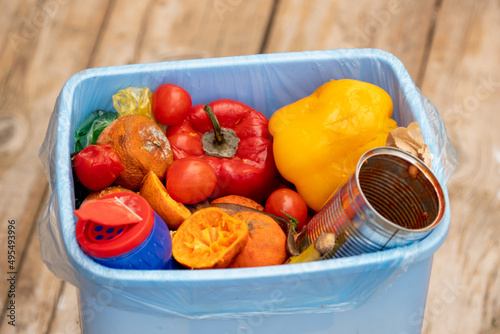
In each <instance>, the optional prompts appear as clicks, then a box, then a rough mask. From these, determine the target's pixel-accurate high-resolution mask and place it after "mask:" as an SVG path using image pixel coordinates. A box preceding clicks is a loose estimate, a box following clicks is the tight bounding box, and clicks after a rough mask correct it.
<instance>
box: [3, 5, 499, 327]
mask: <svg viewBox="0 0 500 334" xmlns="http://www.w3.org/2000/svg"><path fill="white" fill-rule="evenodd" d="M108 3H109V5H108ZM0 6H1V8H2V13H3V15H4V16H3V17H4V18H5V19H3V20H1V21H0V43H1V44H0V45H2V49H1V50H0V82H1V86H0V96H1V97H2V104H1V105H0V158H1V159H0V193H1V195H0V196H1V202H0V219H1V223H0V226H1V230H0V244H1V245H4V244H5V241H6V237H7V236H6V231H7V223H8V220H9V219H10V220H12V219H14V220H15V221H16V228H17V230H16V231H17V234H16V237H17V239H16V242H17V243H16V252H17V254H16V259H17V261H18V263H17V265H19V273H18V282H17V283H18V289H19V290H18V291H19V293H18V297H17V298H16V302H18V304H19V316H18V319H17V321H18V325H19V326H18V327H17V328H16V331H14V329H13V328H11V327H10V326H7V325H6V321H2V322H1V323H0V332H1V333H2V334H3V333H13V332H16V333H79V319H78V310H77V305H76V303H77V299H76V290H75V288H74V287H72V286H70V285H68V284H66V283H63V282H61V281H60V280H58V279H57V278H55V277H54V276H53V275H52V274H51V273H50V272H49V271H48V269H47V268H46V267H45V265H44V264H43V263H41V261H40V254H39V248H38V240H37V238H36V236H37V229H36V222H37V220H38V215H39V213H40V209H41V207H40V205H41V204H43V202H44V200H43V198H44V195H46V191H45V190H46V186H45V176H44V173H43V171H42V167H41V164H40V162H39V161H38V158H37V153H38V149H39V146H40V143H41V141H42V139H43V136H44V134H45V131H46V127H47V123H48V119H49V116H50V113H51V111H52V108H53V105H54V102H55V99H56V96H57V94H58V93H59V91H60V89H61V87H62V85H63V83H64V82H65V81H66V80H67V79H68V78H69V77H70V76H71V75H72V74H74V73H76V72H78V71H79V70H82V69H84V68H86V67H96V66H109V65H121V64H129V63H144V62H156V61H165V60H175V59H189V58H206V57H220V56H229V55H243V54H254V53H259V52H266V53H270V52H287V51H299V50H321V49H336V48H353V47H355V48H360V47H374V48H380V49H384V50H386V51H389V52H391V53H393V54H395V55H396V56H397V57H398V58H399V59H401V60H402V62H403V63H404V64H405V66H406V67H407V69H408V70H409V72H410V74H411V75H412V77H413V78H414V80H415V81H416V83H417V84H418V85H420V86H421V87H422V90H423V93H424V94H426V95H427V96H428V97H430V98H431V100H432V101H433V102H434V103H435V104H436V105H437V107H438V109H439V110H440V112H441V114H442V116H443V118H444V120H445V122H446V125H447V129H448V133H449V135H450V138H451V139H452V141H453V142H454V145H455V147H456V148H457V151H458V153H459V156H460V163H461V166H460V168H459V170H458V171H457V172H456V174H455V176H454V177H453V178H452V179H451V181H450V183H449V185H448V190H449V193H450V200H451V208H452V225H451V229H450V234H449V236H448V238H447V241H446V242H445V244H444V246H443V247H442V248H441V249H440V250H439V251H438V252H437V253H436V255H435V260H434V265H433V271H432V277H431V285H430V290H429V296H428V302H427V308H426V310H425V318H424V324H423V325H424V326H423V327H424V331H423V333H425V334H434V333H473V334H476V333H477V334H493V333H496V334H498V333H500V298H499V296H500V278H499V275H498V268H499V267H500V244H499V242H498V241H497V240H498V238H496V236H497V235H499V232H500V225H498V217H500V205H499V202H500V196H499V195H498V189H500V177H499V171H500V148H499V145H500V135H499V134H498V132H497V131H496V127H497V126H498V125H500V113H498V112H497V111H496V109H497V108H498V107H497V106H498V104H499V103H500V94H499V93H498V91H499V88H500V70H499V67H498V66H497V65H496V63H497V58H498V54H499V52H500V40H499V39H498V38H497V37H496V36H498V33H499V31H500V3H499V2H498V1H495V0H478V1H476V0H458V1H452V0H426V1H417V0H382V1H369V0H359V1H356V2H353V1H346V0H311V1H303V0H281V1H273V0H259V1H251V2H250V1H248V2H246V1H240V0H205V1H196V0H189V1H161V0H158V1H153V0H148V1H143V2H132V1H127V0H111V1H109V2H108V1H105V2H102V1H96V0H92V1H86V2H76V1H67V0H47V1H42V2H38V1H34V0H24V1H7V0H3V1H1V2H0ZM268 29H269V30H268ZM21 262H22V263H21ZM6 266H7V264H6V261H1V262H0V268H1V270H2V272H6V271H7V270H6V269H8V268H7V267H6ZM7 289H8V288H7V284H6V281H5V280H3V281H2V283H0V296H1V297H0V306H2V310H4V302H5V301H6V300H7V299H6V298H5V296H6V292H7ZM422 312H424V311H423V310H422ZM21 313H22V315H21ZM4 315H5V311H3V313H2V318H4Z"/></svg>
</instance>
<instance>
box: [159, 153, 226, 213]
mask: <svg viewBox="0 0 500 334" xmlns="http://www.w3.org/2000/svg"><path fill="white" fill-rule="evenodd" d="M166 179H167V180H166V188H167V192H168V193H169V195H170V196H172V198H173V199H175V200H176V201H177V202H181V203H184V204H194V203H198V202H201V201H203V200H204V199H206V198H208V196H210V194H211V193H212V191H213V190H214V188H215V185H216V183H217V177H216V176H215V172H214V170H213V169H212V167H211V166H210V165H209V164H208V163H207V162H205V161H204V160H203V159H201V158H196V157H187V158H182V159H179V160H175V161H174V162H173V163H172V164H171V165H170V167H168V169H167V177H166Z"/></svg>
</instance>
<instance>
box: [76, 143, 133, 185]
mask: <svg viewBox="0 0 500 334" xmlns="http://www.w3.org/2000/svg"><path fill="white" fill-rule="evenodd" d="M73 165H74V168H75V174H76V176H77V177H78V179H79V180H80V182H81V183H82V184H83V185H84V186H85V187H87V188H88V189H90V190H92V191H99V190H102V189H104V188H107V187H109V186H110V185H111V184H112V183H113V182H114V181H115V180H116V178H117V177H118V175H119V174H120V173H121V172H122V171H123V166H122V164H121V162H120V157H119V156H118V154H116V153H115V152H114V151H113V150H112V149H111V145H90V146H87V147H86V148H84V149H83V150H81V151H80V153H78V154H77V155H75V157H74V158H73Z"/></svg>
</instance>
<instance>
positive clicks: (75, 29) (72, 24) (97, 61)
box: [0, 0, 272, 333]
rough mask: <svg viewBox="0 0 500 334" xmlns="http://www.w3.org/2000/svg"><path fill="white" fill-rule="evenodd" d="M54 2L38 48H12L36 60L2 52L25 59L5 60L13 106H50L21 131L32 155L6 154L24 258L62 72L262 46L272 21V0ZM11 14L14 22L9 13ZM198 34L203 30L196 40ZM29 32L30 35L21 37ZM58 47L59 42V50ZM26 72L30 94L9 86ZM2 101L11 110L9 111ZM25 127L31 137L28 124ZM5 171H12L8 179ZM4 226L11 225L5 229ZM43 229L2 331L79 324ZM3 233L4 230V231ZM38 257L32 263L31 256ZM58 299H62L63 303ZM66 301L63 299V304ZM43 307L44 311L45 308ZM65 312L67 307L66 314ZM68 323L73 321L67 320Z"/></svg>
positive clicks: (57, 329) (62, 329) (5, 184)
mask: <svg viewBox="0 0 500 334" xmlns="http://www.w3.org/2000/svg"><path fill="white" fill-rule="evenodd" d="M57 5H58V6H57V7H55V8H54V9H53V11H51V12H50V13H51V14H50V15H49V16H48V17H47V18H45V19H46V20H47V21H46V22H45V21H44V22H45V23H44V24H40V27H39V31H38V32H37V34H33V36H31V37H30V38H31V40H29V41H28V42H29V43H30V44H28V46H29V47H32V48H33V51H32V52H27V51H26V49H25V48H26V47H27V46H25V45H24V44H19V47H23V49H20V50H21V51H19V50H17V49H16V51H15V52H21V53H22V55H23V56H26V57H28V56H29V59H26V61H24V62H20V60H19V58H16V55H15V54H11V53H4V54H3V58H2V61H3V63H5V64H9V61H10V62H11V63H13V64H14V65H15V64H16V62H17V63H19V65H18V67H19V68H12V66H10V67H9V66H7V65H6V66H2V69H5V70H7V69H9V68H10V72H8V73H7V74H4V72H2V74H4V76H5V77H6V79H5V81H6V82H7V85H6V86H5V88H4V91H3V95H4V96H7V94H14V93H15V94H17V95H15V96H13V97H12V98H11V100H12V105H14V104H15V102H17V101H18V100H22V99H23V98H24V99H25V101H27V105H26V106H23V108H22V110H23V113H24V114H25V115H26V118H28V117H32V115H31V113H32V110H31V109H30V108H33V107H35V109H36V110H38V109H41V108H45V109H44V110H39V114H38V115H36V116H37V117H36V121H35V120H33V123H28V125H27V126H30V127H32V128H35V127H36V131H37V132H36V133H31V134H30V135H31V137H30V138H27V139H23V140H26V141H27V142H28V144H27V145H26V146H25V147H24V148H23V150H24V151H29V154H28V153H25V154H26V158H25V159H24V160H23V159H22V158H20V157H19V156H18V155H17V153H18V151H17V150H14V149H12V148H9V153H10V155H9V156H8V157H7V158H9V159H12V160H11V161H10V163H5V160H4V164H3V165H2V168H1V169H0V175H1V176H2V190H5V191H3V192H2V194H4V193H6V192H7V191H6V190H7V189H12V188H13V185H14V184H16V185H20V186H19V188H17V189H18V191H19V192H18V193H16V194H15V195H16V196H17V197H16V198H10V200H7V197H6V198H5V199H6V200H4V199H3V198H2V203H1V205H2V211H1V212H2V214H3V213H8V214H9V217H5V219H3V221H2V223H5V224H6V222H7V219H11V218H15V219H16V224H17V226H16V227H17V228H18V234H17V240H18V243H17V251H18V254H19V255H18V258H20V257H21V255H22V250H24V248H25V244H26V240H27V239H28V236H29V235H30V230H31V226H33V222H35V223H36V221H37V219H38V217H37V216H36V211H37V210H38V208H39V207H38V205H39V204H40V202H43V201H42V200H41V196H42V195H43V194H44V189H45V187H44V183H45V177H44V176H43V172H42V171H41V166H40V163H39V162H38V160H37V159H36V156H37V152H38V149H39V145H40V143H41V141H42V139H43V135H44V134H45V130H46V127H47V122H48V118H49V115H50V112H51V111H52V108H53V104H54V102H55V100H56V97H57V94H58V93H59V90H60V89H61V87H62V85H63V84H64V81H66V80H67V79H68V78H69V76H71V75H72V74H74V73H76V72H78V71H80V70H82V69H84V68H86V67H95V66H110V65H121V64H128V63H139V62H155V61H164V60H169V59H185V58H199V57H215V56H228V55H237V54H252V53H257V52H259V50H260V48H261V43H262V36H264V32H265V30H266V28H267V22H268V18H269V16H270V12H271V8H272V1H267V0H263V1H255V2H251V3H235V2H232V3H222V4H221V5H222V7H221V6H220V5H217V6H216V4H215V3H214V2H213V1H205V2H204V3H201V2H199V1H190V2H187V1H186V2H182V4H181V3H179V2H166V1H163V2H162V1H160V2H152V1H150V2H137V3H132V2H130V1H113V2H111V5H110V6H109V7H108V3H106V2H99V1H94V2H87V3H83V2H70V3H66V2H63V1H61V3H57ZM30 6H33V4H32V3H29V2H26V3H24V7H22V8H21V9H20V10H18V14H17V16H16V17H17V18H18V19H19V20H20V21H25V20H26V17H25V15H32V16H28V21H29V20H30V19H31V18H32V17H37V15H41V14H37V13H34V14H26V13H25V12H24V11H21V10H26V8H30ZM34 7H35V8H38V10H39V11H40V12H42V13H43V14H44V15H45V12H46V11H47V10H48V9H47V7H43V6H40V7H36V6H34ZM51 10H52V9H51ZM242 13H245V15H242ZM247 14H249V15H247ZM191 15H192V17H191ZM75 17H77V18H78V19H75ZM190 17H191V18H190ZM236 17H239V19H236ZM256 17H257V18H258V19H257V20H256V19H255V18H256ZM203 19H207V20H208V21H209V22H211V23H210V25H209V26H208V27H204V26H203V25H202V24H199V23H197V21H198V20H201V21H202V20H203ZM189 20H191V21H189ZM124 22H126V23H125V24H124ZM228 22H229V24H230V25H231V27H232V29H234V30H233V32H234V31H239V32H242V31H246V30H248V35H249V36H250V35H251V36H253V37H252V38H248V39H246V40H245V41H242V40H241V39H240V38H239V36H238V35H234V34H233V33H232V31H229V30H227V29H225V28H224V26H225V25H226V24H228ZM14 23H16V22H12V24H14ZM194 24H197V26H196V29H195V28H194V27H193V25H194ZM250 27H251V29H250ZM0 28H1V26H0ZM167 28H168V29H170V30H171V33H170V35H168V34H167V35H166V34H165V30H163V29H167ZM179 28H182V29H179ZM9 29H10V30H9V32H11V31H13V28H9ZM19 29H21V30H20V32H19V34H20V35H21V36H22V29H23V28H22V26H21V28H19ZM158 29H160V30H158ZM199 36H202V38H201V39H198V37H199ZM50 39H53V41H52V40H50ZM195 39H196V40H198V41H199V43H198V44H197V43H194V42H193V41H194V40H195ZM22 41H23V43H24V40H22ZM28 42H26V43H28ZM54 50H61V51H60V52H59V53H56V55H54ZM75 53H78V54H75ZM61 58H62V59H61ZM26 65H29V68H31V69H33V71H28V72H25V71H24V69H25V68H26V67H27V66H26ZM21 66H23V67H22V68H21ZM42 69H43V71H42ZM46 71H48V72H49V73H51V77H50V79H51V80H50V82H49V83H48V82H47V80H46V79H45V78H41V77H42V75H43V74H44V73H47V72H46ZM19 81H20V82H22V83H27V84H28V85H30V87H27V88H29V89H30V90H29V91H28V92H29V93H31V95H28V96H26V95H24V96H23V95H22V94H26V92H25V91H21V90H20V88H21V87H22V88H25V86H23V85H21V87H17V86H16V87H14V88H17V89H18V90H16V91H15V92H14V91H13V90H14V88H10V86H9V85H11V86H13V85H14V84H11V82H14V83H16V84H17V82H19ZM7 89H10V90H7ZM42 94H43V95H42ZM42 102H43V103H42ZM4 110H7V109H6V108H5V109H3V110H2V111H4ZM0 115H1V114H0ZM8 115H10V114H8ZM22 115H23V114H21V116H22ZM5 123H6V122H4V124H5ZM9 124H10V123H9ZM24 135H25V136H27V134H26V133H24ZM11 152H12V153H11ZM18 164H24V165H27V167H28V168H31V169H30V170H29V172H30V173H31V174H30V176H31V177H32V178H33V179H26V177H25V175H24V173H27V172H28V171H26V170H23V169H21V170H19V168H18ZM2 173H5V174H2ZM6 176H8V177H9V179H6ZM35 181H37V182H38V184H36V182H35ZM32 188H34V189H35V190H37V191H38V193H33V192H32V193H28V194H24V193H23V190H25V189H32ZM20 199H21V200H24V201H25V202H22V201H20ZM14 201H16V206H15V207H13V202H14ZM33 203H35V204H36V207H34V208H31V207H30V205H33ZM7 208H8V209H7ZM30 210H31V211H30ZM16 212H24V214H23V216H21V217H18V216H16ZM2 218H4V217H2ZM6 230H7V228H6V227H5V228H4V229H2V232H5V231H6ZM37 233H38V232H37V231H33V232H32V235H31V239H28V240H31V243H30V244H29V245H28V246H27V247H26V248H27V251H26V254H25V262H26V264H25V265H24V266H23V268H22V269H21V271H20V272H19V277H18V282H17V284H18V288H17V290H18V294H17V296H18V297H17V298H16V302H17V304H18V305H19V306H18V314H22V315H23V316H19V317H18V319H17V326H16V328H14V327H11V326H8V325H7V324H6V323H5V322H2V323H1V324H0V326H1V327H0V330H1V332H2V333H4V332H5V333H11V332H16V333H44V332H47V333H68V330H71V331H73V330H75V324H77V323H78V308H77V305H76V299H75V298H74V295H73V294H74V293H75V289H74V288H71V287H67V286H66V284H64V285H62V282H61V281H59V280H58V279H57V278H55V277H54V276H53V275H52V274H51V273H50V272H49V271H48V270H47V268H46V267H45V265H43V264H42V263H41V261H40V260H39V259H40V252H39V248H38V243H37V242H36V241H37V240H36V239H34V238H36V235H37ZM33 236H34V237H33ZM5 237H6V235H5V233H4V234H3V235H2V238H4V239H3V240H5ZM31 263H34V265H29V264H31ZM2 265H4V262H2ZM4 269H5V268H2V272H6V271H5V270H4ZM6 288H7V284H6V283H5V282H2V291H1V295H2V296H5V295H6ZM61 293H62V294H61ZM3 301H4V299H3V298H2V302H3ZM56 303H58V304H57V305H58V306H57V307H56ZM61 303H64V304H65V306H64V307H62V306H61V305H62V304H61ZM54 309H55V313H54ZM40 310H43V311H42V312H40ZM61 312H62V313H63V315H62V314H60V313H61ZM68 324H69V325H71V326H70V327H71V328H69V329H68Z"/></svg>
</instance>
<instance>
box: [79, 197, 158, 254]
mask: <svg viewBox="0 0 500 334" xmlns="http://www.w3.org/2000/svg"><path fill="white" fill-rule="evenodd" d="M75 215H76V216H77V217H78V221H77V223H76V238H77V240H78V243H79V244H80V247H81V248H82V249H83V251H84V252H85V253H87V254H89V255H90V256H93V257H98V258H110V257H115V256H120V255H123V254H125V253H127V252H129V251H131V250H133V249H134V248H136V247H137V246H139V245H140V244H141V243H142V242H143V241H144V240H146V239H147V237H148V236H149V234H150V233H151V231H152V229H153V225H154V212H153V209H152V208H151V206H150V205H149V203H148V202H147V201H146V200H145V199H144V198H143V197H142V196H140V195H138V194H135V193H130V192H119V193H113V194H109V195H107V196H104V197H102V198H100V199H97V200H92V201H88V202H84V203H83V204H82V205H81V207H80V209H78V210H75Z"/></svg>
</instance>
